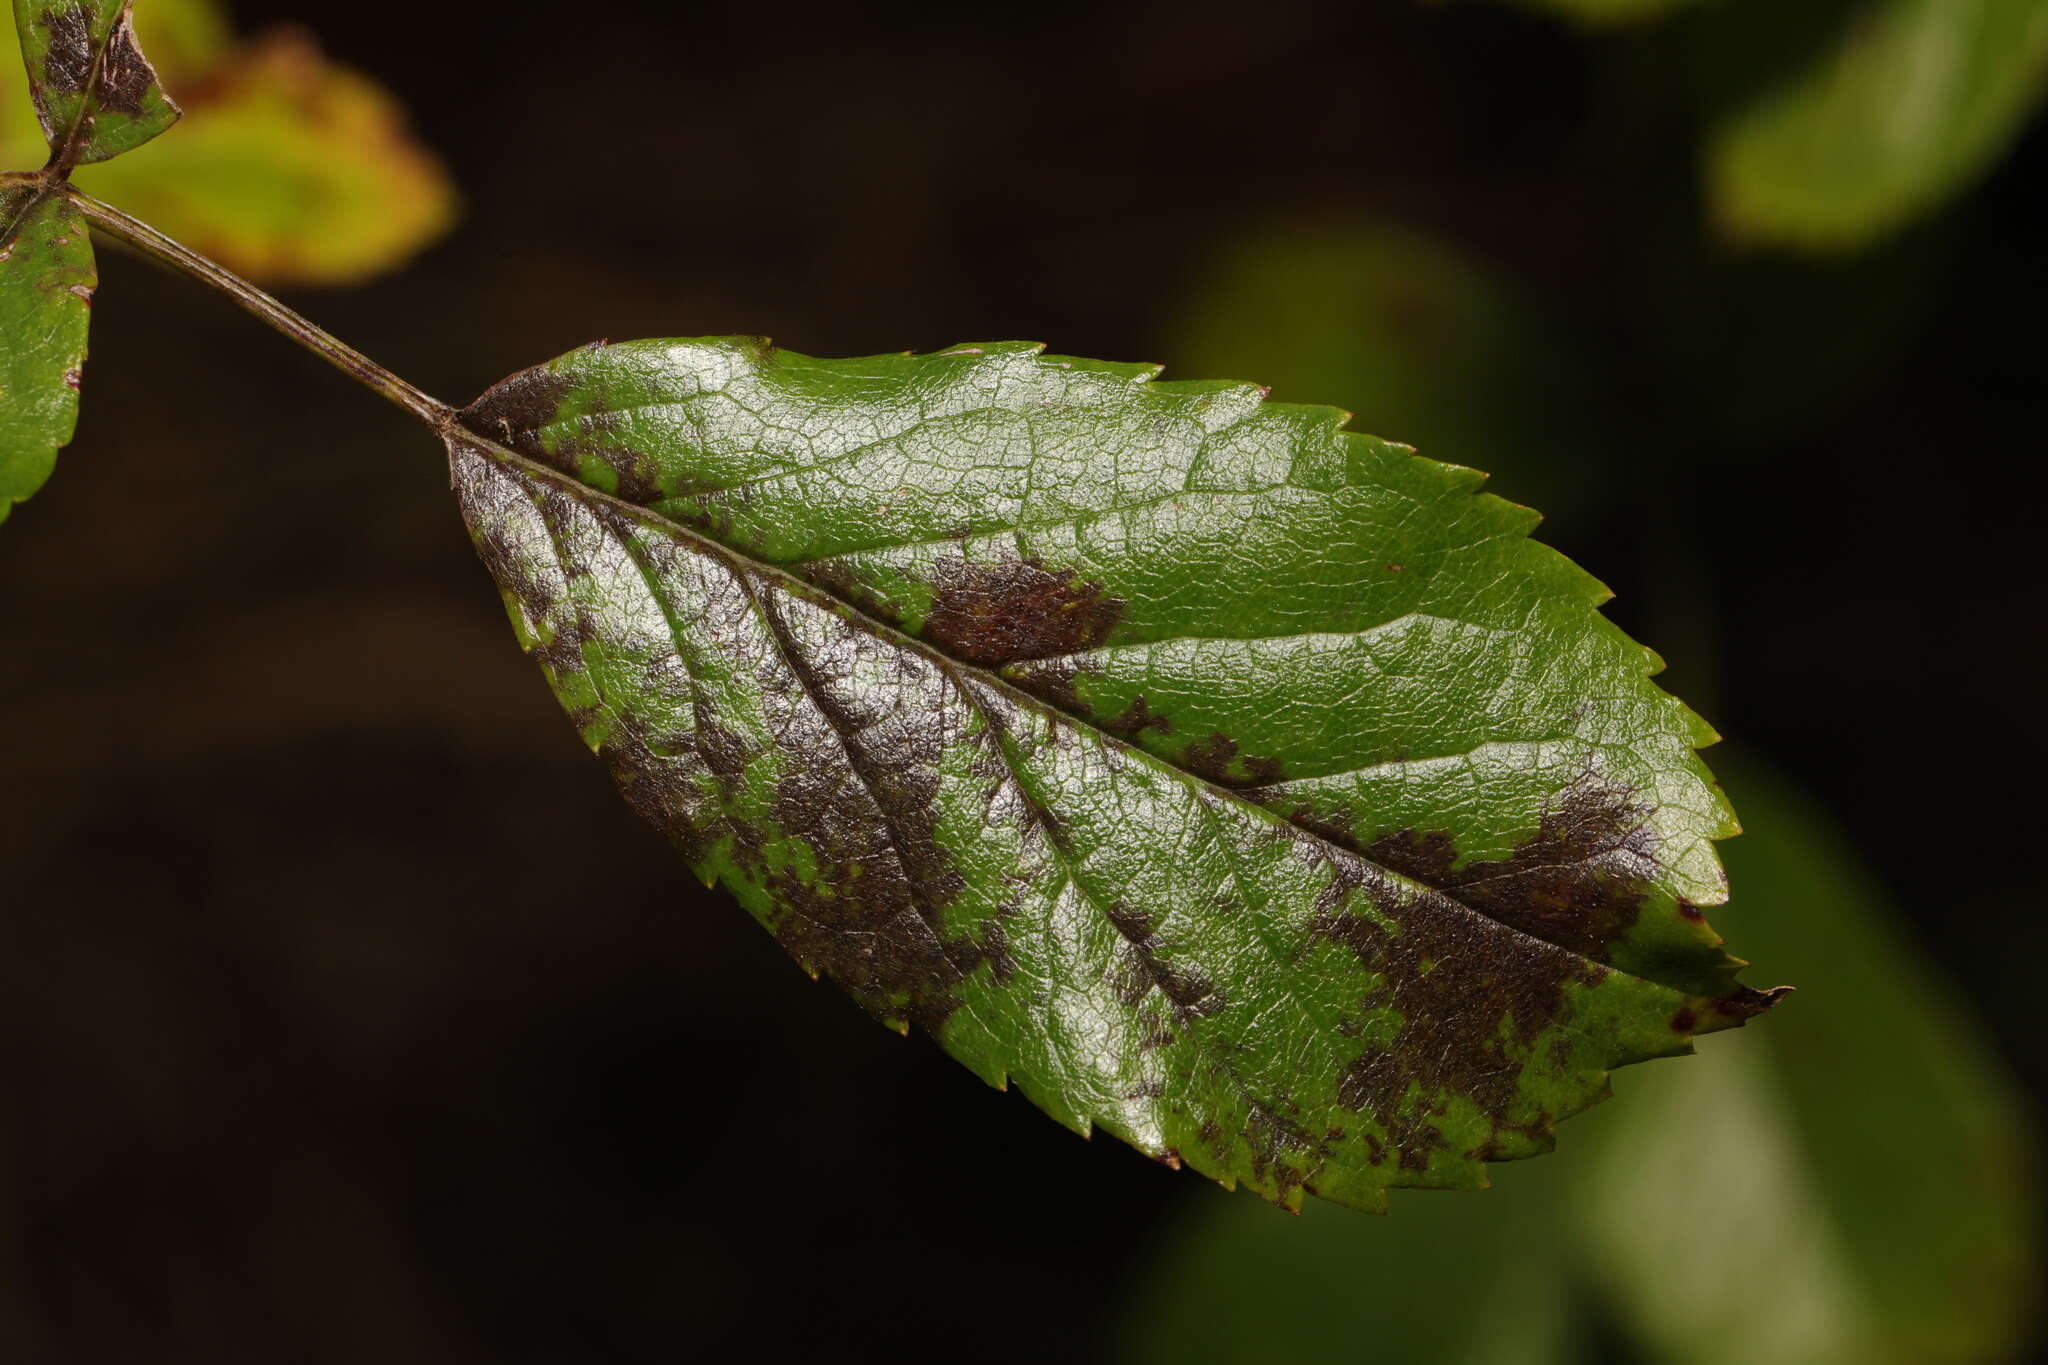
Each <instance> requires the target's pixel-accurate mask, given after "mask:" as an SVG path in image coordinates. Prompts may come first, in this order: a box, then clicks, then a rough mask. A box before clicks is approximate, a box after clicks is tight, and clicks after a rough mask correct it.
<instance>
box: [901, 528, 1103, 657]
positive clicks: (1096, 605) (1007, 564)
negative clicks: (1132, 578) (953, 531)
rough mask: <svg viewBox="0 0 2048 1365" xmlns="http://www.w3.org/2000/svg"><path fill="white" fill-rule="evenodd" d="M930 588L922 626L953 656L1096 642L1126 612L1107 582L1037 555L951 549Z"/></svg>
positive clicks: (1055, 651) (1032, 652) (1061, 650)
mask: <svg viewBox="0 0 2048 1365" xmlns="http://www.w3.org/2000/svg"><path fill="white" fill-rule="evenodd" d="M931 588H932V605H931V609H930V610H929V611H928V612H926V614H925V618H924V622H923V624H922V627H921V629H920V632H919V633H920V634H922V635H923V636H924V638H925V639H926V640H928V641H929V642H931V643H932V644H934V645H936V646H938V647H939V648H940V649H943V650H945V651H946V652H947V653H949V654H951V655H953V656H954V657H955V658H958V659H962V660H965V661H966V662H968V663H971V664H980V665H983V666H985V667H995V666H1000V665H1002V664H1010V663H1018V662H1021V661H1023V660H1026V659H1045V658H1051V657H1053V656H1055V655H1061V654H1076V653H1079V652H1081V651H1082V650H1087V649H1094V648H1095V647H1097V646H1098V645H1101V644H1103V643H1104V642H1105V641H1107V640H1108V639H1109V637H1110V634H1111V633H1112V632H1113V631H1114V630H1115V629H1116V626H1117V623H1118V622H1119V621H1121V620H1122V619H1123V614H1124V602H1123V600H1122V599H1121V598H1118V597H1113V596H1111V595H1110V594H1109V592H1108V590H1107V589H1105V588H1104V587H1103V586H1102V584H1100V583H1097V582H1093V581H1089V580H1084V579H1082V578H1081V576H1080V575H1079V574H1077V573H1076V572H1075V571H1074V570H1073V569H1070V568H1054V567H1050V566H1048V565H1047V564H1045V563H1044V562H1043V561H1041V560H1039V559H1037V558H1027V559H1008V560H996V561H987V562H981V561H968V560H965V559H960V558H957V557H952V556H948V557H945V558H942V559H940V560H939V561H938V563H937V565H936V566H935V572H934V573H933V581H932V584H931Z"/></svg>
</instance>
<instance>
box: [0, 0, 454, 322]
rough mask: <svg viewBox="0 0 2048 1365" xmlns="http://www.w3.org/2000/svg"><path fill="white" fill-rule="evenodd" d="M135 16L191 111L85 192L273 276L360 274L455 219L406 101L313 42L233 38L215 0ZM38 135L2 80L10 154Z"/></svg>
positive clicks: (150, 7)
mask: <svg viewBox="0 0 2048 1365" xmlns="http://www.w3.org/2000/svg"><path fill="white" fill-rule="evenodd" d="M137 26H138V28H139V29H140V31H141V33H142V36H143V38H144V40H145V41H147V42H150V43H157V42H159V41H161V42H162V44H163V47H162V49H161V51H162V53H163V54H164V55H163V56H162V57H161V59H160V62H159V68H160V70H161V71H162V72H163V74H164V79H165V81H166V82H167V83H168V84H169V85H170V86H171V88H172V90H173V92H174V93H176V94H177V95H178V96H179V98H180V101H181V103H182V104H183V105H184V108H185V111H186V117H185V120H184V122H183V123H182V124H181V125H180V127H179V128H178V130H177V133H176V135H175V136H173V137H167V138H163V139H160V140H158V141H157V142H155V143H152V144H151V145H150V146H148V147H147V148H144V149H143V150H141V151H139V152H137V153H134V154H131V155H130V156H126V157H123V158H121V159H120V160H118V161H114V162H111V163H108V164H106V165H104V166H97V167H91V168H88V169H86V170H83V171H81V172H80V173H79V174H78V175H77V176H76V177H75V179H76V180H77V182H78V184H79V186H80V187H81V188H83V189H87V190H89V191H91V192H92V193H94V194H96V195H99V196H101V197H103V198H106V199H110V200H113V201H115V202H118V203H119V204H120V205H121V206H122V207H123V208H125V209H127V210H128V211H130V212H132V213H135V214H137V215H138V216H140V217H142V218H145V219H148V220H149V221H150V222H151V223H153V224H154V225H155V226H157V227H159V228H161V229H162V230H164V231H165V232H167V233H169V234H170V235H171V236H173V237H176V238H178V239H180V240H181V241H183V242H185V243H186V244H188V245H190V246H192V247H194V248H196V249H198V250H199V251H202V252H204V253H205V254H207V255H210V256H212V257H214V258H215V259H217V260H219V261H221V262H222V263H223V264H225V265H227V266H229V267H230V268H231V269H234V270H237V271H240V272H241V273H242V274H245V275H248V276H251V277H252V278H255V279H258V280H262V281H265V282H267V283H272V284H347V283H353V282H356V281H360V280H362V279H365V278H367V277H369V276H372V275H375V274H377V273H379V272H380V271H384V270H389V269H392V268H394V267H396V266H398V265H400V264H402V263H403V262H404V261H405V260H406V259H407V258H408V257H410V256H411V255H412V254H413V253H415V252H416V251H418V250H419V249H420V248H421V247H423V246H425V245H426V244H427V243H429V242H431V241H432V240H433V239H434V238H435V237H437V236H439V235H440V234H441V233H442V232H443V231H444V230H445V229H446V228H447V227H448V225H449V224H450V223H451V222H452V221H453V220H454V215H455V209H456V197H455V193H454V189H453V186H452V184H451V182H450V180H449V178H448V175H447V172H446V170H445V169H444V168H443V167H442V165H441V163H440V162H439V160H438V159H437V158H435V157H434V156H433V154H432V153H431V152H429V151H427V150H426V149H425V148H424V147H422V146H421V145H420V144H419V143H418V142H417V141H415V140H414V139H413V138H412V137H411V135H410V134H409V133H408V132H407V131H406V127H405V120H404V116H403V113H402V111H401V110H400V109H399V108H398V106H397V104H396V103H395V102H394V101H393V100H392V99H391V97H390V96H389V95H388V94H386V93H385V92H384V91H383V90H382V89H381V88H380V87H378V86H377V85H376V84H375V83H374V82H372V81H370V80H368V79H367V78H365V77H363V76H361V75H359V74H357V73H356V72H354V71H352V70H350V69H349V68H347V67H343V66H339V65H336V64H335V63H332V62H329V61H327V60H326V59H325V58H324V57H322V56H321V54H320V52H319V50H318V49H317V47H315V46H314V44H313V43H312V41H311V40H310V39H309V38H307V37H305V36H304V35H301V34H297V33H292V32H280V33H273V34H270V35H268V36H265V37H263V38H259V39H257V40H255V41H253V42H250V43H246V44H243V45H241V46H239V47H235V46H233V45H232V44H231V43H230V40H229V33H228V29H227V26H226V24H225V21H224V19H223V17H222V13H221V10H220V7H219V6H218V5H216V4H213V3H210V2H209V0H147V3H145V4H144V5H143V6H142V7H141V8H140V9H139V10H138V11H137ZM158 50H159V49H156V48H152V49H151V51H152V54H153V55H154V54H155V53H156V52H157V51H158ZM8 79H10V78H9V77H0V86H4V85H5V83H6V82H7V80H8ZM35 136H36V132H35V128H34V124H33V120H32V118H30V117H29V116H28V114H27V112H26V107H25V104H24V103H23V102H22V101H21V100H19V99H16V98H14V97H12V96H10V95H8V94H6V93H5V91H4V90H0V162H7V163H11V164H22V165H26V164H33V162H31V161H28V160H24V159H23V158H24V157H26V156H28V155H29V152H30V149H31V147H32V145H33V144H32V142H31V139H32V138H34V137H35ZM39 159H40V158H39V157H38V158H36V160H39Z"/></svg>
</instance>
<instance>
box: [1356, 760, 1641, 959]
mask: <svg viewBox="0 0 2048 1365" xmlns="http://www.w3.org/2000/svg"><path fill="white" fill-rule="evenodd" d="M1650 816H1651V809H1650V808H1649V807H1648V806H1647V805H1646V804H1644V803H1643V802H1641V801H1640V800H1638V799H1637V798H1636V796H1635V794H1634V793H1633V792H1632V791H1630V790H1628V789H1627V788H1625V787H1620V786H1614V785H1609V784H1605V783H1602V782H1598V781H1594V780H1585V781H1581V782H1578V783H1575V784H1573V785H1572V786H1570V787H1567V788H1566V789H1564V790H1563V791H1561V792H1559V793H1558V794H1557V795H1556V796H1554V797H1552V798H1551V800H1550V801H1549V802H1548V803H1547V804H1546V805H1545V807H1544V810H1543V814H1542V816H1541V818H1540V820H1539V822H1538V826H1537V829H1536V832H1535V833H1534V834H1532V835H1531V836H1530V837H1529V838H1527V839H1526V840H1524V841H1523V842H1522V843H1521V844H1520V845H1518V846H1517V847H1516V848H1515V850H1514V852H1513V853H1511V854H1509V855H1508V856H1507V857H1506V858H1502V859H1497V860H1481V861H1474V862H1468V863H1466V864H1464V865H1463V866H1460V865H1459V864H1458V847H1457V842H1456V840H1455V839H1454V838H1453V837H1452V836H1451V835H1450V834H1448V833H1446V832H1445V831H1442V830H1429V831H1422V830H1415V829H1404V830H1399V831H1396V832H1394V833H1392V834H1386V835H1382V836H1380V837H1379V838H1377V839H1374V840H1373V841H1372V842H1371V843H1369V844H1366V845H1365V846H1364V847H1363V848H1362V849H1361V850H1360V851H1361V852H1362V853H1364V855H1365V856H1366V857H1367V858H1368V859H1370V860H1371V861H1373V862H1374V863H1377V864H1378V865H1380V866H1381V867H1384V868H1387V869H1389V870H1391V871H1394V872H1398V873H1400V874H1401V875H1402V876H1404V877H1407V878H1408V879H1410V880H1411V881H1416V882H1420V883H1422V884H1423V885H1425V886H1429V887H1433V888H1435V889H1436V890H1439V891H1442V892H1443V893H1444V894H1446V895H1448V896H1450V897H1452V898H1453V899H1455V900H1457V901H1460V902H1462V903H1463V904H1465V905H1468V906H1470V907H1471V908H1473V909H1474V910H1478V911H1480V912H1481V913H1482V914H1485V915H1486V916H1488V917H1489V918H1491V919H1495V920H1498V921H1500V922H1501V923H1502V924H1506V925H1509V926H1511V927H1513V928H1516V929H1520V930H1521V931H1522V932H1524V933H1526V934H1531V935H1533V936H1535V937H1537V938H1540V939H1544V940H1545V941H1547V942H1550V943H1555V944H1557V945H1558V946H1559V947H1562V948H1568V949H1570V950H1572V951H1573V952H1576V953H1580V954H1582V955H1584V956H1587V957H1592V958H1596V959H1601V960H1605V959H1606V958H1607V957H1608V956H1609V952H1610V948H1611V946H1612V945H1613V944H1614V942H1615V941H1616V940H1617V939H1620V938H1621V937H1623V936H1624V935H1626V934H1627V932H1628V931H1629V929H1630V928H1632V927H1633V926H1634V924H1635V922H1636V919H1637V918H1638V916H1639V915H1640V914H1641V913H1642V908H1643V905H1644V903H1645V902H1646V901H1647V900H1648V899H1649V896H1650V893H1651V891H1652V882H1651V878H1652V877H1653V876H1654V875H1655V873H1656V871H1657V867H1658V864H1657V858H1656V854H1657V846H1658V842H1659V836H1658V834H1657V832H1656V830H1655V829H1654V828H1653V827H1652V824H1651V820H1650Z"/></svg>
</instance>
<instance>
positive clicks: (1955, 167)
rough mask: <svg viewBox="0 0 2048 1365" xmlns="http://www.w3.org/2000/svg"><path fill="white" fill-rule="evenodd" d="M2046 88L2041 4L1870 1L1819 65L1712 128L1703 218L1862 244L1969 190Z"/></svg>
mask: <svg viewBox="0 0 2048 1365" xmlns="http://www.w3.org/2000/svg"><path fill="white" fill-rule="evenodd" d="M2044 90H2048V6H2044V5H2042V4H2041V3H2040V2H2039V0H1870V2H1869V3H1866V4H1863V5H1862V6H1860V7H1859V8H1858V9H1856V10H1855V11H1854V12H1853V13H1852V14H1850V15H1849V16H1848V18H1847V19H1846V20H1845V21H1844V22H1843V23H1842V24H1841V26H1840V28H1839V31H1838V32H1837V34H1836V35H1835V36H1834V38H1833V41H1832V42H1831V43H1830V44H1828V45H1827V46H1826V47H1825V48H1824V49H1823V50H1822V51H1821V52H1820V54H1819V55H1818V57H1817V59H1815V60H1813V61H1812V62H1810V63H1809V64H1807V65H1805V66H1803V67H1801V68H1799V69H1797V70H1796V71H1794V72H1793V73H1792V74H1790V75H1789V76H1788V77H1786V78H1785V79H1783V80H1781V81H1779V82H1777V83H1776V84H1774V85H1772V86H1770V87H1769V88H1767V89H1765V90H1763V91H1762V92H1760V93H1758V94H1757V95H1756V96H1754V97H1753V98H1751V99H1749V100H1748V101H1746V102H1744V103H1742V104H1741V105H1739V106H1738V107H1737V108H1736V109H1735V110H1734V111H1733V112H1732V113H1731V114H1730V115H1729V116H1727V117H1726V118H1724V119H1723V120H1722V121H1721V123H1720V124H1719V125H1718V126H1717V127H1716V128H1715V130H1714V132H1713V134H1712V137H1711V140H1710V142H1709V146H1708V149H1707V157H1706V175H1707V187H1708V193H1709V196H1710V199H1711V201H1712V205H1713V211H1714V214H1715V217H1716V218H1717V219H1718V220H1719V222H1720V224H1721V225H1722V227H1723V228H1724V229H1725V230H1726V231H1727V232H1728V233H1729V234H1730V235H1732V236H1735V237H1738V238H1742V239H1746V240H1750V241H1756V242H1762V243H1769V244H1772V245H1779V246H1787V247H1797V248H1802V249H1808V250H1816V251H1821V250H1827V251H1836V250H1849V249H1853V248H1856V247H1860V246H1863V245H1865V244H1866V243H1869V242H1872V241H1875V240H1876V239H1878V238H1880V237H1883V236H1885V235H1886V234H1888V233H1890V232H1892V231H1894V230H1895V229H1897V228H1899V227H1901V226H1903V225H1904V224H1906V223H1908V222H1910V221H1912V220H1913V219H1915V218H1918V217H1920V216H1922V215H1924V214H1926V213H1929V212H1931V211H1932V210H1934V209H1935V208H1937V207H1939V206H1940V205H1941V204H1942V203H1943V202H1944V201H1945V200H1947V199H1948V198H1950V197H1951V196H1953V195H1955V194H1957V193H1958V192H1960V191H1961V190H1963V189H1965V188H1966V187H1968V186H1969V185H1970V184H1971V183H1972V182H1974V181H1975V180H1976V179H1977V178H1978V177H1979V176H1980V175H1981V174H1983V173H1984V171H1985V170H1987V169H1988V168H1989V167H1990V166H1991V165H1992V164H1993V163H1994V162H1995V161H1996V160H1997V159H1998V158H1999V157H2000V156H2001V155H2002V154H2003V153H2004V151H2005V149H2006V147H2007V146H2009V145H2010V144H2011V143H2012V141H2013V139H2014V138H2015V137H2017V136H2018V134H2019V131H2020V129H2021V128H2022V126H2024V124H2025V121H2026V119H2027V117H2028V116H2029V114H2030V113H2031V112H2032V111H2033V110H2034V109H2035V108H2036V107H2038V105H2039V103H2040V101H2041V98H2042V94H2043V91H2044Z"/></svg>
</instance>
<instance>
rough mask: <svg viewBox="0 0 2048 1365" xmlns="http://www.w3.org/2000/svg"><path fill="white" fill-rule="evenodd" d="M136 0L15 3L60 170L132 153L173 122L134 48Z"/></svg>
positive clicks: (32, 89) (40, 113)
mask: <svg viewBox="0 0 2048 1365" xmlns="http://www.w3.org/2000/svg"><path fill="white" fill-rule="evenodd" d="M134 3H135V0H14V25H15V32H16V33H17V34H18V35H19V37H20V39H21V56H22V61H23V64H24V65H25V67H26V68H27V71H28V84H29V94H30V95H31V97H32V98H33V99H34V101H35V106H36V119H37V121H38V122H39V123H40V124H41V125H42V130H43V136H44V137H45V139H47V141H48V142H49V145H50V151H51V154H52V158H53V160H55V161H56V162H57V163H58V164H60V165H65V166H70V165H78V164H82V163H84V162H89V161H105V160H107V159H108V158H110V157H116V156H119V155H120V154H121V153H123V152H128V151H133V150H134V149H135V148H137V147H139V146H141V145H142V144H143V143H145V142H147V141H149V140H150V139H151V138H153V137H155V136H156V135H157V134H158V133H161V132H162V131H163V130H164V129H166V128H168V127H170V126H171V125H172V124H173V123H175V122H177V120H178V106H177V105H175V104H173V103H171V101H170V98H169V97H168V96H166V95H165V94H164V91H163V87H162V85H161V84H159V83H158V81H157V76H156V72H155V71H154V70H153V69H151V67H150V64H149V60H148V58H146V57H144V56H143V55H142V49H141V48H140V47H138V46H136V42H135V28H134V24H133V22H132V20H131V18H130V14H129V11H130V10H132V9H133V8H134Z"/></svg>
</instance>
